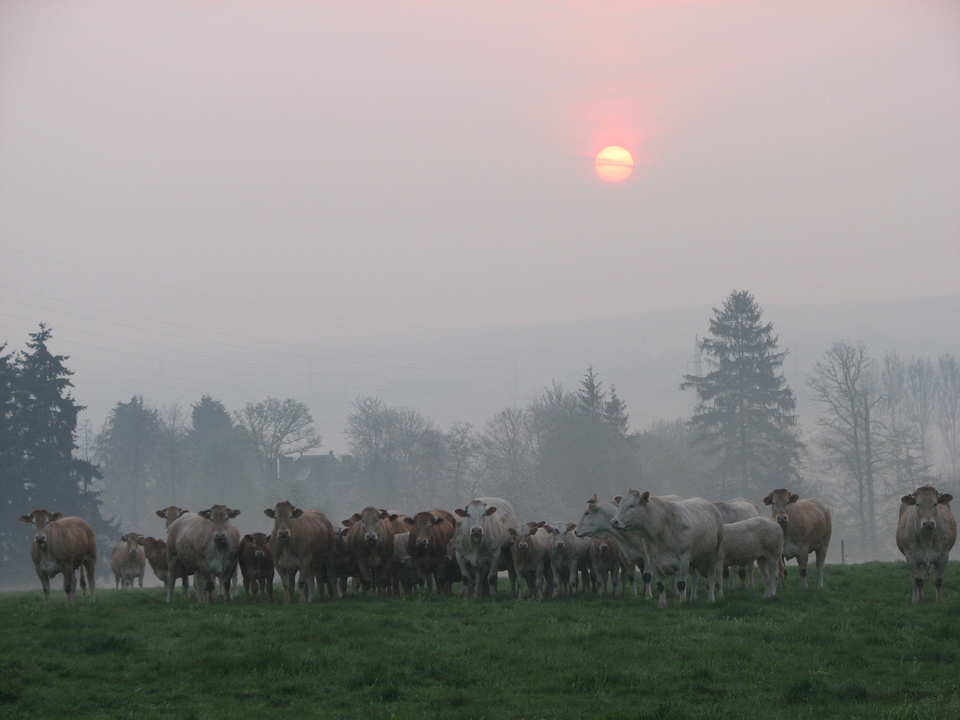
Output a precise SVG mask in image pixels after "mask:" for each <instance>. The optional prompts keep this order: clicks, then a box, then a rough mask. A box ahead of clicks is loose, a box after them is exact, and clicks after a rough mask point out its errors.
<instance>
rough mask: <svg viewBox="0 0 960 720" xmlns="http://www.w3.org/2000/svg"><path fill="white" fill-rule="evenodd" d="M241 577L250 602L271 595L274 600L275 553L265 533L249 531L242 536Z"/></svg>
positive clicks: (239, 561) (244, 592)
mask: <svg viewBox="0 0 960 720" xmlns="http://www.w3.org/2000/svg"><path fill="white" fill-rule="evenodd" d="M237 562H238V564H239V565H240V577H241V578H242V579H243V594H244V596H245V597H246V598H247V601H248V602H257V603H258V602H260V600H261V598H262V599H264V600H266V599H267V596H269V600H270V602H273V574H274V568H273V554H272V553H271V552H270V538H269V537H268V536H267V535H264V534H263V533H249V534H247V535H244V536H243V537H242V538H240V555H239V559H238V561H237Z"/></svg>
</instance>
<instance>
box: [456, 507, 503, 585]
mask: <svg viewBox="0 0 960 720" xmlns="http://www.w3.org/2000/svg"><path fill="white" fill-rule="evenodd" d="M455 512H456V514H457V516H458V517H459V518H460V519H459V520H457V524H456V527H455V528H454V533H453V537H454V547H455V548H456V552H457V563H458V564H459V565H460V572H461V573H462V574H463V595H464V596H466V595H467V594H468V593H472V594H473V596H474V597H477V598H478V597H481V596H482V595H485V594H486V593H487V592H488V591H489V592H490V593H491V594H493V595H494V596H496V594H497V571H498V570H499V569H500V562H501V559H502V558H503V556H504V552H505V551H506V552H509V550H505V546H506V545H508V544H509V543H510V532H509V531H510V528H514V529H516V527H517V516H516V513H514V511H513V506H512V505H511V504H510V503H508V502H507V501H506V500H503V499H502V498H493V497H480V498H474V499H473V500H471V501H470V502H468V503H467V504H466V506H465V507H462V508H457V509H456V511H455ZM512 565H513V563H510V566H512ZM510 566H508V572H510V575H511V578H510V580H511V586H513V588H514V593H516V586H515V582H516V581H515V577H516V571H515V570H510V569H509V567H510Z"/></svg>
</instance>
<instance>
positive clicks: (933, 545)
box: [897, 485, 957, 603]
mask: <svg viewBox="0 0 960 720" xmlns="http://www.w3.org/2000/svg"><path fill="white" fill-rule="evenodd" d="M951 500H953V496H952V495H949V494H948V493H939V492H937V491H936V490H934V489H933V488H932V487H930V486H929V485H924V486H923V487H919V488H917V489H916V490H914V491H913V493H912V494H910V495H904V496H903V497H902V498H901V499H900V521H899V522H898V523H897V548H899V550H900V552H902V553H903V555H904V557H906V559H907V566H908V567H909V568H910V577H912V578H913V601H914V602H915V603H918V602H921V601H922V600H923V575H924V571H926V572H927V573H931V572H932V573H933V585H934V587H935V588H936V589H937V602H938V603H943V571H944V570H946V569H947V561H948V560H949V559H950V549H951V548H952V547H953V544H954V543H955V542H956V541H957V521H956V520H955V519H954V517H953V513H952V512H950V501H951Z"/></svg>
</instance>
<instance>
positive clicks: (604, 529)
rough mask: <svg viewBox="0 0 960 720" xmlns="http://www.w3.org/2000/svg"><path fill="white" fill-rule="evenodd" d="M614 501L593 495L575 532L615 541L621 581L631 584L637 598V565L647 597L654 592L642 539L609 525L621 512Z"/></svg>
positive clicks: (651, 595) (638, 534)
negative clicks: (601, 499) (600, 498)
mask: <svg viewBox="0 0 960 720" xmlns="http://www.w3.org/2000/svg"><path fill="white" fill-rule="evenodd" d="M619 502H620V498H617V502H615V503H610V502H600V501H598V500H597V496H596V495H594V496H593V497H592V498H590V499H589V500H588V501H587V509H586V510H585V511H584V513H583V515H582V516H581V517H580V522H579V523H577V529H576V530H574V534H575V535H576V536H577V537H582V538H598V537H609V538H613V539H614V540H616V541H617V551H618V552H619V553H620V563H621V565H622V567H623V574H624V578H623V583H624V585H626V584H627V582H629V583H630V591H631V593H632V594H633V597H637V575H636V568H637V567H639V568H640V575H641V579H642V580H643V596H644V597H645V598H647V599H650V598H652V597H653V591H652V590H651V588H650V581H651V579H652V576H651V575H650V571H649V570H648V569H647V561H646V550H645V549H644V546H643V538H642V537H641V536H640V533H637V532H632V531H629V530H621V529H619V528H615V527H613V526H612V525H611V524H610V521H611V520H612V519H613V517H614V516H615V515H616V514H617V513H618V512H619V511H620V506H619V505H618V503H619Z"/></svg>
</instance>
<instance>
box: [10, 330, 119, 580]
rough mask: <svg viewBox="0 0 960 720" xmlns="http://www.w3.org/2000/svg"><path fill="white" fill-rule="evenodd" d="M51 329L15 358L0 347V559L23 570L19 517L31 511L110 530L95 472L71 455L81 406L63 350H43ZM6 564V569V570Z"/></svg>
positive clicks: (37, 335)
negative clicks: (53, 513) (78, 519)
mask: <svg viewBox="0 0 960 720" xmlns="http://www.w3.org/2000/svg"><path fill="white" fill-rule="evenodd" d="M51 335H52V333H51V331H50V329H49V328H47V327H46V326H45V325H43V324H41V325H40V329H39V330H38V331H37V332H36V333H31V334H30V335H29V338H30V339H29V341H28V342H27V345H26V347H27V350H26V351H25V352H19V353H17V354H16V355H15V356H13V355H10V354H6V355H4V354H2V353H3V350H4V349H5V348H6V346H5V345H4V346H0V463H2V466H0V499H2V500H0V502H2V504H3V507H4V508H5V510H6V511H5V512H4V513H2V517H0V562H3V563H4V564H5V565H7V572H8V573H9V572H10V570H11V569H13V570H14V571H16V572H22V571H24V570H27V569H29V555H28V554H27V553H25V552H24V548H25V547H27V546H28V545H29V543H28V542H27V543H25V542H24V532H23V526H22V524H21V523H19V522H17V518H18V517H19V515H21V514H24V513H27V512H30V511H31V510H33V509H35V508H40V507H43V508H46V509H48V510H51V511H60V512H63V513H64V514H65V515H78V516H80V517H82V518H84V519H85V520H87V521H88V522H89V523H90V524H91V526H92V527H93V529H94V531H95V532H96V533H98V534H105V535H107V536H110V535H115V533H116V528H113V527H112V526H111V525H109V524H108V523H106V522H104V521H103V520H102V519H101V517H100V512H99V508H100V499H99V493H98V492H97V491H96V490H95V489H94V488H93V482H94V480H95V479H98V478H99V477H100V473H99V470H98V469H97V467H96V466H95V465H93V464H92V463H90V462H88V461H87V460H83V459H80V458H77V457H75V456H74V453H75V451H76V450H77V445H76V431H77V417H78V415H79V413H80V411H81V410H83V406H81V405H78V404H77V403H76V401H75V400H74V399H73V397H72V396H71V395H70V388H71V387H73V384H72V383H71V382H70V376H71V375H72V374H73V373H72V371H70V370H68V369H67V367H66V365H65V364H64V363H65V361H66V360H67V359H68V358H67V357H66V356H63V355H54V354H53V353H51V352H50V350H49V347H48V343H49V342H50V339H51ZM11 566H12V568H11Z"/></svg>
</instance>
